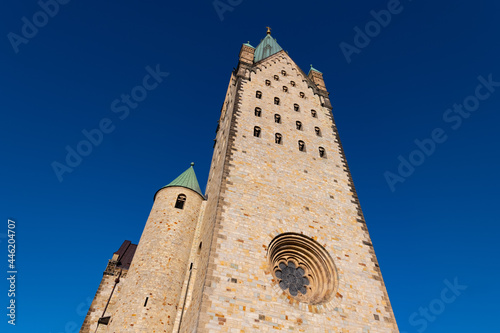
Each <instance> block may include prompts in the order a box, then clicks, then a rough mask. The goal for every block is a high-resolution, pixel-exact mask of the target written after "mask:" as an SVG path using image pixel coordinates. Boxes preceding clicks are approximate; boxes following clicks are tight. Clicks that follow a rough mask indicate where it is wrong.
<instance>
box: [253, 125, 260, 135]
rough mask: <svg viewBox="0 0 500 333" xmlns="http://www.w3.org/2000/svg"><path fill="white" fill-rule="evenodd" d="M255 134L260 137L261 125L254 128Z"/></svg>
mask: <svg viewBox="0 0 500 333" xmlns="http://www.w3.org/2000/svg"><path fill="white" fill-rule="evenodd" d="M253 136H255V137H257V138H260V127H258V126H255V127H254V128H253Z"/></svg>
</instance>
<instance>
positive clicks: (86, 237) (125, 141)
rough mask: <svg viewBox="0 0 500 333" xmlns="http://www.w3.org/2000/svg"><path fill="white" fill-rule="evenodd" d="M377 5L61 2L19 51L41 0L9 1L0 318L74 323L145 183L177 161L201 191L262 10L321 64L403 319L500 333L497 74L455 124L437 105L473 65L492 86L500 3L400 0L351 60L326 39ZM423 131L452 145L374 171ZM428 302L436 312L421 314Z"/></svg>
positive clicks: (170, 171) (131, 228)
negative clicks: (401, 169) (76, 151)
mask: <svg viewBox="0 0 500 333" xmlns="http://www.w3.org/2000/svg"><path fill="white" fill-rule="evenodd" d="M223 1H224V2H225V0H223ZM236 2H237V1H233V3H236ZM388 3H390V2H388V1H387V0H383V1H381V0H375V1H373V0H372V1H342V2H333V1H307V2H297V1H296V2H290V1H288V2H277V1H276V2H271V1H249V0H245V1H241V3H240V4H238V5H236V6H233V7H234V8H232V11H228V12H225V13H224V14H223V20H221V19H220V18H219V16H218V14H217V12H216V11H215V9H214V6H213V4H212V2H211V1H195V2H193V1H128V0H126V1H119V2H118V1H115V2H113V3H107V2H103V1H94V0H91V1H76V0H73V1H70V2H69V3H67V4H65V5H61V6H60V8H59V12H58V13H57V14H56V15H55V16H54V17H53V18H50V19H49V21H48V23H47V24H46V25H45V26H43V27H40V28H39V29H38V32H37V33H36V35H35V36H33V37H32V38H29V39H27V40H26V41H27V43H26V44H20V45H19V46H18V52H17V53H16V52H15V51H14V48H13V47H12V45H11V42H10V41H9V39H8V37H7V36H8V34H9V33H10V32H13V33H15V34H18V35H21V34H22V32H21V29H22V26H23V21H22V18H23V17H27V18H28V20H29V21H30V22H32V21H33V15H34V14H35V13H37V12H38V11H39V10H40V7H39V5H38V4H37V2H36V1H8V2H6V3H4V7H3V10H2V11H1V14H0V31H1V33H2V34H3V37H2V39H1V40H2V42H1V43H0V48H1V53H0V66H1V75H0V97H1V102H0V103H1V104H0V110H1V120H0V138H1V146H0V149H1V150H0V153H1V156H2V163H1V164H0V177H1V178H0V181H1V189H2V190H1V193H0V196H1V202H0V210H1V218H2V219H3V222H2V223H1V224H0V226H1V227H0V241H1V244H0V249H1V250H0V263H1V264H0V269H1V275H0V276H1V278H2V279H1V281H3V282H2V283H0V295H2V297H1V298H0V300H1V302H2V303H1V306H0V309H4V310H0V318H1V323H0V330H1V331H2V332H5V331H6V332H11V331H12V332H42V333H49V332H53V333H61V332H77V331H78V329H79V327H80V325H81V323H82V321H83V319H84V315H85V313H86V311H87V309H88V305H86V304H84V303H85V301H86V299H87V298H92V297H93V296H94V293H95V292H96V289H97V286H98V284H99V282H100V279H101V276H102V271H103V270H104V268H105V267H106V264H107V260H108V259H110V258H111V256H112V253H113V252H114V251H116V250H117V249H118V247H119V246H120V245H121V243H122V241H123V240H125V239H128V240H131V241H133V242H137V241H138V240H139V237H140V235H141V232H142V229H143V227H144V224H145V221H146V219H147V216H148V214H149V210H150V209H151V205H152V201H153V195H154V193H155V191H156V190H157V189H158V188H160V187H161V186H163V185H165V184H166V183H168V182H170V181H171V180H172V179H173V178H175V177H176V176H177V175H178V174H179V173H181V172H182V171H184V170H185V169H186V168H187V167H189V163H190V162H191V161H194V162H196V166H195V169H196V172H197V175H198V179H199V181H200V185H201V187H202V189H204V188H205V184H206V180H207V177H208V170H209V164H210V161H211V155H212V144H213V141H212V140H213V139H214V135H215V128H216V126H217V120H218V117H219V112H220V107H221V105H222V102H223V98H224V94H225V91H226V88H227V84H228V79H229V76H230V73H231V70H232V68H233V67H235V66H236V65H237V60H238V52H239V49H240V46H241V44H242V43H244V42H246V41H250V43H251V44H252V45H254V46H256V45H257V44H258V43H259V41H260V39H262V38H264V37H265V31H266V30H265V27H266V26H267V25H270V26H271V27H272V28H273V36H274V37H275V38H277V40H278V43H279V44H280V45H281V46H282V47H283V48H284V49H285V50H287V51H288V52H289V55H290V56H291V57H292V59H294V61H295V62H296V63H297V64H298V65H299V66H301V67H302V68H303V69H304V70H307V69H308V66H309V64H311V63H312V64H314V66H315V67H316V68H317V69H319V70H321V71H322V72H323V73H324V77H325V80H326V85H327V88H328V89H329V91H330V92H331V96H332V102H333V106H334V111H333V112H334V116H335V119H336V122H337V126H338V128H339V132H340V136H341V139H342V142H343V145H344V149H345V152H346V155H347V160H348V162H349V166H350V168H351V172H352V174H353V178H354V182H355V185H356V188H357V190H358V194H359V197H360V201H361V205H362V207H363V211H364V214H365V217H366V220H367V224H368V228H369V230H370V234H371V237H372V240H373V243H374V245H375V250H376V253H377V256H378V259H379V262H380V266H381V268H382V273H383V276H384V279H385V283H386V285H387V289H388V293H389V296H390V299H391V302H392V306H393V308H394V312H395V315H396V318H397V321H398V324H399V327H400V329H401V331H406V332H408V333H410V332H424V331H425V332H429V333H430V332H497V331H498V320H497V318H498V313H497V310H498V298H499V296H500V293H499V288H498V282H497V280H498V275H499V273H500V269H499V265H498V264H499V259H498V256H497V255H498V254H499V253H500V251H499V245H498V236H499V231H500V230H499V229H500V227H499V224H498V222H499V218H498V209H497V207H498V203H497V201H498V199H499V196H498V191H497V188H498V187H499V185H500V182H499V177H498V165H499V160H500V153H499V149H498V144H499V143H500V135H499V132H498V124H499V122H500V115H499V112H498V111H499V109H500V87H498V88H491V89H498V90H496V91H494V92H491V93H490V94H489V96H488V97H487V98H485V99H484V100H483V101H480V104H479V107H478V108H477V110H476V111H475V112H473V113H472V114H471V115H470V117H468V118H467V119H463V121H462V123H461V124H460V126H458V123H455V122H448V123H447V122H445V121H444V120H443V115H445V113H446V112H447V111H446V110H447V109H449V108H451V107H452V106H453V104H455V103H457V104H461V103H463V102H464V99H467V100H468V101H469V102H471V101H472V102H473V101H474V100H473V99H471V98H470V97H469V96H473V95H474V94H475V89H476V87H477V86H478V84H479V83H480V82H479V81H478V79H477V78H478V76H482V77H484V78H485V79H487V78H488V76H489V75H491V78H492V80H493V81H495V82H500V65H499V62H498V59H499V58H500V54H499V53H500V52H499V51H500V45H499V43H500V39H499V32H500V26H499V23H498V15H499V10H500V4H499V3H498V2H495V1H492V0H491V1H486V0H482V1H481V0H479V1H461V0H453V1H451V0H443V1H429V0H413V1H411V2H410V1H409V0H402V2H401V5H400V6H399V7H398V10H399V13H398V14H393V15H392V19H391V22H390V23H389V24H388V25H387V26H386V27H384V28H382V29H381V31H380V32H379V33H378V34H377V35H376V36H374V37H373V38H372V39H371V41H370V43H369V45H367V46H366V47H364V48H362V49H360V52H359V53H357V54H353V55H352V57H351V62H350V63H348V62H347V61H346V58H345V57H344V55H343V53H342V51H341V49H340V47H339V44H340V43H342V42H345V43H349V44H351V45H352V44H353V43H354V41H353V39H354V36H355V31H354V30H353V29H354V28H355V27H356V26H358V27H360V28H361V29H364V28H365V25H366V24H367V23H368V22H370V21H371V20H373V17H372V15H371V14H370V11H372V10H374V11H377V12H378V11H380V10H382V9H385V8H387V6H388ZM11 36H12V35H11ZM157 64H159V66H160V69H161V71H164V72H169V73H170V74H169V76H168V77H166V78H164V80H163V82H162V83H161V84H160V85H158V87H157V88H156V89H154V90H152V91H150V92H148V96H147V98H146V99H145V100H144V101H142V102H141V103H140V104H139V105H138V106H137V107H136V108H135V109H131V112H130V114H129V116H128V117H126V118H125V119H123V120H122V119H120V118H119V116H120V115H122V113H113V111H112V109H111V106H110V105H111V103H112V102H113V101H114V100H115V99H116V98H120V95H121V94H129V93H130V91H131V90H132V89H133V88H134V87H135V86H137V85H138V84H141V83H142V79H143V77H144V76H145V75H146V74H147V71H146V69H145V68H146V67H147V66H151V67H153V68H154V67H156V65H157ZM480 91H481V93H483V95H484V94H486V93H487V92H488V91H487V90H485V89H484V88H483V90H480ZM104 118H109V119H110V120H111V121H112V124H113V126H114V131H113V132H112V133H109V134H105V135H104V138H103V140H102V143H101V144H100V145H98V146H97V147H93V150H92V152H91V153H90V154H89V155H88V156H86V157H84V158H83V160H82V162H81V163H80V164H79V165H78V166H77V167H75V168H74V170H73V172H72V173H65V174H64V175H63V180H62V182H59V180H58V178H57V177H56V175H55V173H54V171H53V168H52V166H51V164H52V163H53V162H54V161H59V162H61V163H64V159H65V156H66V150H65V147H66V146H68V145H69V146H70V147H72V148H75V147H76V146H77V144H78V142H79V141H81V140H83V139H84V138H85V137H84V136H83V134H82V130H89V131H90V130H92V129H94V128H97V127H98V126H99V122H100V121H101V120H102V119H104ZM452 126H454V127H456V129H454V128H452ZM437 128H441V129H442V130H443V131H444V133H445V135H446V137H447V140H446V141H445V142H444V143H439V144H437V145H436V148H435V152H434V153H433V154H432V155H430V156H428V157H426V159H425V161H424V162H423V164H422V165H420V166H418V167H416V168H415V170H414V171H413V173H412V174H411V175H410V176H409V177H407V178H406V180H405V182H404V183H397V184H396V185H395V191H391V189H390V187H389V186H388V184H387V182H386V180H385V178H384V173H385V172H386V171H390V172H393V173H397V169H398V165H399V163H400V162H399V161H398V156H400V155H401V156H403V157H404V158H408V156H409V155H410V154H411V153H412V152H413V151H414V150H415V149H416V148H417V146H416V145H415V143H414V140H416V139H418V140H423V139H427V138H430V137H431V132H432V131H433V130H435V129H437ZM8 217H12V218H14V219H15V220H16V221H17V229H16V230H17V246H18V248H17V250H18V252H17V260H18V261H17V265H18V270H19V274H18V281H17V288H18V290H17V302H18V307H17V311H18V312H17V313H18V318H17V319H18V320H17V325H16V327H15V329H12V328H11V327H10V325H7V324H6V320H7V317H6V315H5V312H6V310H5V307H6V306H7V301H8V300H7V297H6V293H7V289H8V285H7V283H6V280H5V276H6V275H5V274H6V271H7V250H6V238H2V236H5V233H6V229H7V227H6V220H7V218H8ZM454 279H457V281H458V283H459V284H460V285H466V286H467V289H466V290H463V291H461V294H460V296H458V297H456V299H455V300H454V301H453V302H451V303H450V304H446V308H445V309H444V310H443V311H442V312H441V310H442V309H439V304H440V303H439V302H440V301H439V300H440V299H441V292H442V291H443V290H444V289H445V288H446V284H445V282H444V280H448V281H450V282H451V283H453V281H454ZM452 295H453V294H447V296H448V297H451V296H452ZM82 302H83V304H82ZM441 304H444V303H441ZM429 305H431V306H434V307H435V311H438V310H439V311H438V312H440V313H439V314H438V315H436V316H435V318H432V319H423V318H424V317H423V316H422V315H421V314H419V311H420V310H419V309H420V308H421V307H428V306H429ZM436 309H437V310H436ZM415 313H417V314H416V315H415ZM412 316H413V317H412ZM410 318H413V320H414V321H417V323H413V324H412V322H411V319H410ZM424 322H425V323H426V327H425V328H424ZM74 323H76V324H74ZM73 325H75V326H73ZM76 326H77V328H75V327H76Z"/></svg>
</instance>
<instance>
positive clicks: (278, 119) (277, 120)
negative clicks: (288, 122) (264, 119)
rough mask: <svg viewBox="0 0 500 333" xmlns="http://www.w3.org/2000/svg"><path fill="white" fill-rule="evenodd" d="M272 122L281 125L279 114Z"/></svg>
mask: <svg viewBox="0 0 500 333" xmlns="http://www.w3.org/2000/svg"><path fill="white" fill-rule="evenodd" d="M274 122H275V123H278V124H281V116H280V115H279V114H275V115H274Z"/></svg>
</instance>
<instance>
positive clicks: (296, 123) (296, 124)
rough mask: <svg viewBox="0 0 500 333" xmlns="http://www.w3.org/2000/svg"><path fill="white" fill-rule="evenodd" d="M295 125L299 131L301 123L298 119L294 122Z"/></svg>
mask: <svg viewBox="0 0 500 333" xmlns="http://www.w3.org/2000/svg"><path fill="white" fill-rule="evenodd" d="M295 126H296V127H297V129H298V130H299V131H301V130H302V123H301V122H300V121H298V120H297V121H296V122H295Z"/></svg>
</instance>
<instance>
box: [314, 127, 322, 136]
mask: <svg viewBox="0 0 500 333" xmlns="http://www.w3.org/2000/svg"><path fill="white" fill-rule="evenodd" d="M314 132H316V135H317V136H321V130H320V129H319V127H314Z"/></svg>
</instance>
